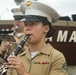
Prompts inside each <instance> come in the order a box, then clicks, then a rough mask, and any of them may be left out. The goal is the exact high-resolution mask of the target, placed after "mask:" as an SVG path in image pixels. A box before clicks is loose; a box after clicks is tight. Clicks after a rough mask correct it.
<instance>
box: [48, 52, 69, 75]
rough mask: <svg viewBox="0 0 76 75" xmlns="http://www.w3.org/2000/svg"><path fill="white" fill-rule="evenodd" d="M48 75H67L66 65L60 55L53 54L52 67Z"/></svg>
mask: <svg viewBox="0 0 76 75" xmlns="http://www.w3.org/2000/svg"><path fill="white" fill-rule="evenodd" d="M49 75H68V72H67V63H66V60H65V57H64V56H63V54H62V53H60V52H59V53H57V54H56V53H55V55H53V57H52V65H51V70H50V74H49Z"/></svg>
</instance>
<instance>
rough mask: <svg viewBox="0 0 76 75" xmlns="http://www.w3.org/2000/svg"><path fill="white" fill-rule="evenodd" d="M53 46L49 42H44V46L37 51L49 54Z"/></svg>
mask: <svg viewBox="0 0 76 75" xmlns="http://www.w3.org/2000/svg"><path fill="white" fill-rule="evenodd" d="M52 49H53V47H52V46H51V45H50V44H46V46H45V47H44V48H42V49H41V50H40V51H39V53H43V54H47V55H49V54H50V52H51V50H52Z"/></svg>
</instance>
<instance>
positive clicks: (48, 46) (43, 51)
mask: <svg viewBox="0 0 76 75" xmlns="http://www.w3.org/2000/svg"><path fill="white" fill-rule="evenodd" d="M52 49H53V47H52V46H51V45H50V44H46V46H45V47H44V48H43V49H41V50H40V51H39V52H38V53H37V55H39V54H41V53H42V54H46V55H49V54H50V52H51V50H52ZM25 54H26V56H27V58H29V59H30V50H26V51H24V52H23V53H21V54H20V56H23V55H25Z"/></svg>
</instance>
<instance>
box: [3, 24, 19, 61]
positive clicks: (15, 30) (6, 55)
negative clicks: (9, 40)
mask: <svg viewBox="0 0 76 75" xmlns="http://www.w3.org/2000/svg"><path fill="white" fill-rule="evenodd" d="M18 29H19V27H18V26H17V25H16V28H15V29H14V31H13V36H15V34H16V32H17V30H18ZM8 53H9V50H8V51H7V52H6V54H5V56H4V58H3V59H4V60H6V58H7V57H8Z"/></svg>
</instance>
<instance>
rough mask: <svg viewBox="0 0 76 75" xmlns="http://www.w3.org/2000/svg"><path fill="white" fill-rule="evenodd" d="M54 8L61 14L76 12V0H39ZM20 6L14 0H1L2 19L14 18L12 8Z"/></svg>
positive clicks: (67, 14) (66, 14)
mask: <svg viewBox="0 0 76 75" xmlns="http://www.w3.org/2000/svg"><path fill="white" fill-rule="evenodd" d="M39 1H41V2H46V3H47V4H48V5H50V6H51V7H52V8H54V9H55V10H56V11H57V12H58V13H59V15H60V16H69V17H70V18H71V15H72V14H76V0H39ZM15 7H19V5H16V4H15V2H14V0H0V20H13V13H12V12H11V9H12V8H15Z"/></svg>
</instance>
